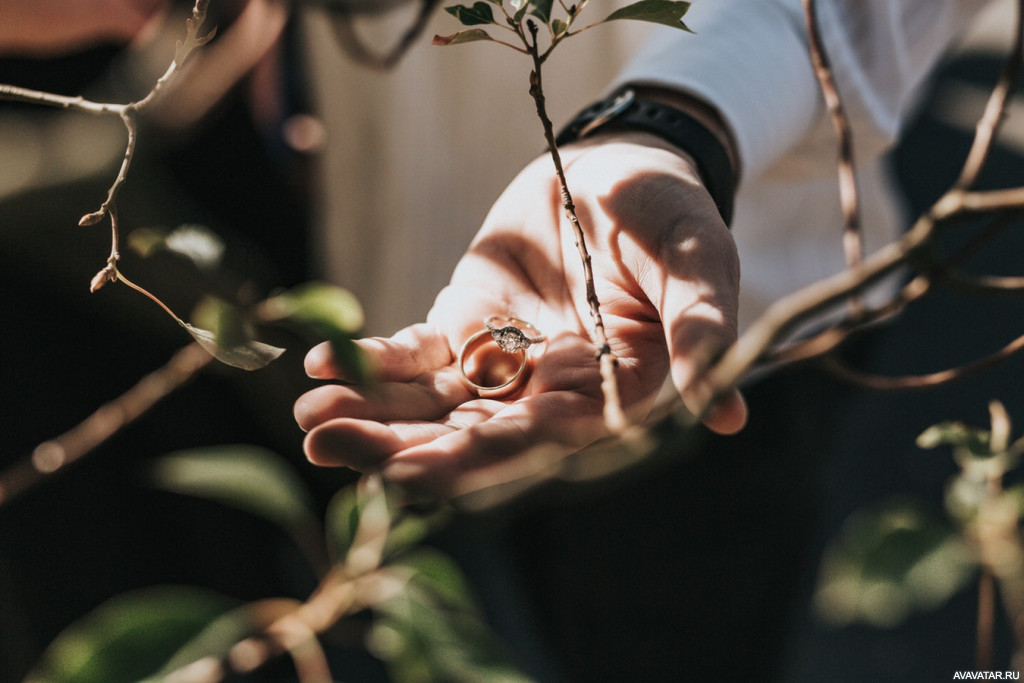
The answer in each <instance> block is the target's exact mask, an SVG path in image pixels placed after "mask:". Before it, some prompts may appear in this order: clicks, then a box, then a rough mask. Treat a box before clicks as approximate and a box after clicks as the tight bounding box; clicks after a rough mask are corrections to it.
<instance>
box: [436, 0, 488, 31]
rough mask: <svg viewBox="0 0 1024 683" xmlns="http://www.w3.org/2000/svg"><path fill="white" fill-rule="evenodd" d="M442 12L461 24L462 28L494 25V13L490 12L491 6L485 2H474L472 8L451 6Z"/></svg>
mask: <svg viewBox="0 0 1024 683" xmlns="http://www.w3.org/2000/svg"><path fill="white" fill-rule="evenodd" d="M444 11H445V12H447V13H448V14H450V15H452V16H453V17H455V18H456V19H458V20H459V21H460V22H462V25H463V26H478V25H480V24H493V23H495V21H494V13H493V12H492V11H491V6H490V5H488V4H487V3H486V2H475V3H473V6H472V7H467V6H466V5H453V6H451V7H445V8H444Z"/></svg>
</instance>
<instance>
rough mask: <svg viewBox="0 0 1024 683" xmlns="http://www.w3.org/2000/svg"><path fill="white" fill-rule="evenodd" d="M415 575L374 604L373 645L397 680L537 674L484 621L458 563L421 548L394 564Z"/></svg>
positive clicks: (520, 678) (514, 680) (515, 678)
mask: <svg viewBox="0 0 1024 683" xmlns="http://www.w3.org/2000/svg"><path fill="white" fill-rule="evenodd" d="M394 568H396V569H405V570H408V571H409V572H411V574H412V576H411V578H410V579H409V581H408V582H407V583H406V584H405V585H404V587H403V588H402V590H401V591H399V592H398V593H397V594H395V595H394V596H392V597H391V598H390V599H388V600H386V601H384V602H382V603H379V604H378V605H376V606H375V608H374V609H375V617H376V618H375V620H374V626H373V630H372V631H371V634H370V638H369V642H368V646H369V647H370V650H371V652H373V653H374V654H375V655H376V656H378V657H380V658H381V659H382V660H384V661H385V662H386V663H387V665H388V667H389V669H390V671H391V674H392V678H393V679H394V680H405V681H412V680H443V681H452V682H456V683H457V682H466V683H470V682H475V681H488V682H490V681H500V682H503V683H505V682H507V683H520V682H525V681H529V680H532V679H530V678H529V677H527V676H525V675H524V674H523V673H522V672H520V671H519V669H518V668H517V667H516V665H515V664H514V663H513V661H512V658H511V655H510V651H509V649H508V648H507V647H506V645H505V644H504V643H503V642H502V641H500V640H499V639H498V638H497V637H496V636H495V634H494V633H493V632H492V631H491V629H490V628H489V626H488V625H487V623H486V622H485V621H484V619H483V617H482V616H481V613H480V611H479V609H478V608H477V606H476V603H475V601H474V600H473V599H472V597H471V596H470V591H469V587H468V584H467V582H466V580H465V579H464V578H463V576H462V573H461V571H460V570H459V568H458V566H457V565H456V564H455V563H454V562H453V561H452V560H450V559H449V558H448V557H446V556H445V555H442V554H441V553H438V552H437V551H433V550H425V549H420V550H418V551H416V552H414V553H410V554H409V555H407V556H405V557H403V559H402V561H401V562H397V563H395V564H394Z"/></svg>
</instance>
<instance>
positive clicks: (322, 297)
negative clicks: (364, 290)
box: [262, 282, 364, 334]
mask: <svg viewBox="0 0 1024 683" xmlns="http://www.w3.org/2000/svg"><path fill="white" fill-rule="evenodd" d="M262 311H263V312H264V313H265V314H266V316H267V317H268V318H269V319H271V320H282V319H291V320H301V321H306V322H316V323H321V324H324V325H329V326H330V327H332V328H334V329H336V330H338V331H339V332H342V333H345V334H355V333H356V332H358V331H359V330H360V329H361V328H362V327H363V321H364V317H363V308H362V306H360V305H359V300H358V299H356V297H355V296H354V295H353V294H352V293H351V292H349V291H348V290H347V289H342V288H341V287H336V286H334V285H330V284H327V283H325V282H308V283H306V284H303V285H299V286H298V287H293V288H292V289H289V290H288V291H286V292H284V293H283V294H278V295H277V296H274V297H271V298H270V299H267V301H266V302H265V303H264V304H263V307H262Z"/></svg>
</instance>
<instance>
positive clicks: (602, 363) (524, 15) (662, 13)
mask: <svg viewBox="0 0 1024 683" xmlns="http://www.w3.org/2000/svg"><path fill="white" fill-rule="evenodd" d="M587 3H588V0H580V2H577V3H575V4H572V5H566V4H565V2H564V0H558V6H557V8H560V9H561V13H558V12H556V11H554V10H556V6H555V3H554V1H553V0H486V1H485V0H477V2H475V3H473V4H472V5H451V6H449V7H446V8H445V11H446V12H448V13H449V14H451V15H452V16H453V17H455V18H456V19H458V20H459V22H460V23H461V24H462V25H463V26H470V27H472V28H468V29H463V30H462V31H458V32H457V33H453V34H451V35H449V36H434V44H435V45H441V46H445V45H457V44H460V43H469V42H476V41H491V42H496V43H499V44H501V45H504V46H505V47H509V48H511V49H513V50H515V51H516V52H521V53H523V54H525V55H528V56H529V57H530V58H531V59H532V61H533V70H532V71H531V72H530V96H531V97H532V98H533V101H534V104H535V105H536V107H537V117H538V118H539V119H540V122H541V125H542V126H543V128H544V139H545V141H546V142H547V147H548V152H549V153H550V155H551V161H552V163H553V164H554V167H555V175H556V177H557V179H558V183H559V186H560V190H561V197H562V208H563V209H564V211H565V214H566V218H567V219H568V221H569V224H570V226H571V227H572V231H573V236H574V238H575V242H576V249H577V251H578V252H579V256H580V261H581V263H582V266H583V277H584V282H585V283H586V299H587V304H588V306H589V308H590V316H591V319H592V321H593V333H592V335H591V336H592V340H593V342H594V345H595V346H596V347H597V360H598V364H599V367H600V372H601V390H602V392H603V394H604V422H605V426H606V427H607V429H608V431H609V432H611V433H613V434H619V435H621V434H624V433H625V432H626V431H627V430H628V429H629V427H630V421H629V418H627V417H626V414H625V412H624V411H623V409H622V401H621V398H620V396H619V385H618V379H617V377H616V374H615V369H616V367H617V365H618V361H617V360H616V358H615V355H614V354H613V353H612V350H611V345H610V344H609V342H608V337H607V335H606V333H605V328H604V319H603V318H602V316H601V302H600V300H599V299H598V297H597V288H596V286H595V284H594V274H593V270H592V268H591V257H590V252H589V250H588V249H587V243H586V238H585V234H584V231H583V228H582V227H581V225H580V221H579V217H578V216H577V215H576V206H575V204H574V203H573V199H572V193H571V192H570V191H569V186H568V183H567V182H566V179H565V171H564V169H563V167H562V159H561V155H560V154H559V152H558V145H557V144H556V142H555V131H554V126H553V125H552V123H551V119H550V117H549V116H548V113H547V105H546V103H545V94H544V85H543V79H542V75H541V67H542V66H543V64H544V62H546V61H547V58H548V57H549V56H551V53H552V52H553V51H554V49H555V48H556V47H557V46H558V45H560V44H561V43H562V42H563V41H564V40H565V39H567V38H569V37H571V36H575V35H578V34H580V33H582V32H583V31H585V30H587V29H589V28H593V27H594V26H599V25H601V24H604V23H606V22H609V21H615V20H618V19H634V20H639V21H648V22H654V23H658V24H664V25H667V26H672V27H674V28H680V29H683V30H686V31H689V30H690V29H689V28H688V27H687V26H686V24H685V23H683V15H685V14H686V12H687V11H688V10H689V9H690V3H689V2H682V1H681V0H639V1H638V2H634V3H633V4H631V5H627V6H625V7H622V8H620V9H618V10H615V11H614V12H612V13H611V14H609V15H608V16H607V17H605V18H604V19H603V20H601V21H598V22H595V23H593V24H588V25H585V26H583V27H582V28H580V29H577V30H573V25H574V23H575V22H576V20H577V18H578V17H579V16H580V13H581V12H582V11H583V9H584V8H585V7H586V6H587ZM494 8H497V9H498V12H497V13H496V12H495V10H494ZM540 25H543V26H544V27H545V28H546V29H547V36H548V38H547V42H546V46H544V47H542V46H541V42H540V39H539V36H540V33H541V28H540ZM479 26H489V27H493V28H491V29H490V31H489V30H488V29H483V28H477V27H479ZM495 29H500V30H504V31H508V32H510V33H511V34H512V35H513V36H514V41H513V42H508V41H505V40H500V39H498V38H495V37H494V36H493V35H492V32H493V31H494V30H495Z"/></svg>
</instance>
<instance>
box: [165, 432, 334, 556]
mask: <svg viewBox="0 0 1024 683" xmlns="http://www.w3.org/2000/svg"><path fill="white" fill-rule="evenodd" d="M150 476H151V479H152V481H153V483H154V484H155V485H156V486H158V487H160V488H162V489H164V490H167V491H173V492H175V493H179V494H183V495H188V496H196V497H198V498H205V499H208V500H213V501H216V502H218V503H221V504H223V505H227V506H230V507H233V508H236V509H239V510H243V511H245V512H248V513H249V514H252V515H255V516H257V517H260V518H262V519H265V520H267V521H269V522H270V523H272V524H274V525H275V526H277V527H278V528H280V529H282V530H284V531H285V532H286V533H287V534H289V535H290V536H292V537H293V538H295V539H296V541H297V542H299V543H300V544H302V547H303V548H304V549H308V548H307V547H306V546H305V544H306V543H308V542H309V539H310V537H316V538H319V535H320V522H319V521H318V520H317V518H316V515H314V513H313V511H312V507H311V505H310V502H309V492H308V490H307V488H306V486H305V484H304V483H303V482H302V480H301V479H300V478H299V477H298V475H297V474H296V473H295V471H294V470H293V469H292V468H291V467H290V466H289V465H288V464H287V463H286V462H285V460H284V459H283V458H281V457H280V456H278V455H276V454H274V453H272V452H271V451H268V450H266V449H263V448H260V447H258V446H248V445H229V446H218V447H209V448H197V449H193V450H188V451H178V452H175V453H171V454H169V455H166V456H164V457H162V458H160V459H158V460H157V461H156V462H155V463H154V465H153V468H152V471H151V473H150Z"/></svg>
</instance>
